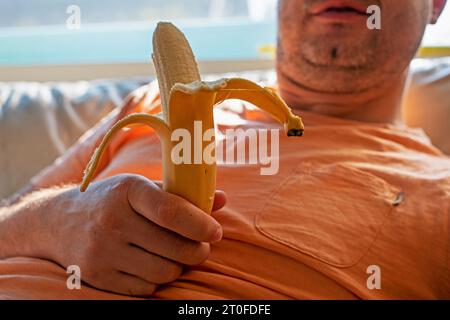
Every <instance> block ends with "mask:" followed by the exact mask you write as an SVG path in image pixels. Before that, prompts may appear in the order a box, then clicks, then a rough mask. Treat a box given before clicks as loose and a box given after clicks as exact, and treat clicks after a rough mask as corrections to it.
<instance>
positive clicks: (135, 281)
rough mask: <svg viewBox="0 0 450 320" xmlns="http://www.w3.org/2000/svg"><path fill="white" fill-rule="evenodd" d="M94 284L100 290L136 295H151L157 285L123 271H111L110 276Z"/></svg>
mask: <svg viewBox="0 0 450 320" xmlns="http://www.w3.org/2000/svg"><path fill="white" fill-rule="evenodd" d="M93 286H95V287H96V288H98V289H100V290H104V291H109V292H114V293H118V294H122V295H126V296H135V297H148V296H151V295H152V294H153V292H154V291H155V290H156V287H157V285H156V284H154V283H150V282H147V281H145V280H143V279H141V278H139V277H136V276H134V275H130V274H126V273H123V272H121V271H111V273H110V275H109V276H108V277H105V278H104V279H102V281H100V283H98V284H93Z"/></svg>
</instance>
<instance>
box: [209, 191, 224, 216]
mask: <svg viewBox="0 0 450 320" xmlns="http://www.w3.org/2000/svg"><path fill="white" fill-rule="evenodd" d="M226 203H227V194H226V193H225V192H224V191H222V190H217V191H216V194H215V197H214V205H213V208H212V211H217V210H220V209H222V208H223V207H225V204H226Z"/></svg>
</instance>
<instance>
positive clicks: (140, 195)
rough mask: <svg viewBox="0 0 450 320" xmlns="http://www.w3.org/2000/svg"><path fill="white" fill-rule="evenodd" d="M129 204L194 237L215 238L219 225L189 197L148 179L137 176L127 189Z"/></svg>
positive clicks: (182, 233)
mask: <svg viewBox="0 0 450 320" xmlns="http://www.w3.org/2000/svg"><path fill="white" fill-rule="evenodd" d="M128 201H129V203H130V205H131V207H132V208H133V209H134V210H135V211H136V212H138V213H139V214H141V215H142V216H144V217H146V218H147V219H149V220H150V221H152V222H154V223H156V224H157V225H159V226H161V227H163V228H166V229H169V230H172V231H173V232H176V233H178V234H179V235H181V236H184V237H186V238H189V239H191V240H194V241H201V242H215V241H219V240H220V239H221V238H222V227H221V226H220V224H219V223H218V222H217V221H216V220H215V219H214V218H213V217H211V216H210V215H208V214H206V213H205V212H203V211H202V210H200V209H199V208H197V207H196V206H194V205H193V204H191V203H190V202H189V201H187V200H184V199H182V198H181V197H178V196H176V195H172V194H169V193H167V192H163V191H161V190H160V189H159V188H158V187H157V186H156V185H155V184H154V183H153V182H151V181H150V180H148V179H145V178H140V179H136V180H135V181H134V183H132V184H131V185H130V187H129V189H128Z"/></svg>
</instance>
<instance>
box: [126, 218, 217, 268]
mask: <svg viewBox="0 0 450 320" xmlns="http://www.w3.org/2000/svg"><path fill="white" fill-rule="evenodd" d="M127 228H128V230H126V231H125V232H124V234H126V237H127V238H126V239H124V240H125V241H127V242H128V243H131V244H133V245H135V246H137V247H139V248H142V249H144V250H146V251H148V252H150V253H154V254H156V255H158V256H161V257H164V258H167V259H170V260H173V261H176V262H178V263H182V264H185V265H198V264H201V263H203V262H204V261H205V260H206V259H207V258H208V256H209V254H210V246H209V244H208V243H205V242H197V241H193V240H190V239H187V238H185V237H182V236H180V235H179V234H177V233H175V232H172V231H170V230H167V229H164V228H161V227H160V226H158V225H156V224H154V223H153V222H151V221H148V219H146V218H144V217H142V216H141V215H138V214H136V215H134V216H132V217H131V218H129V224H127Z"/></svg>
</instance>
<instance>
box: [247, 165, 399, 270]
mask: <svg viewBox="0 0 450 320" xmlns="http://www.w3.org/2000/svg"><path fill="white" fill-rule="evenodd" d="M399 193H400V190H399V189H398V188H397V187H394V186H392V185H390V184H389V183H387V182H386V181H385V180H383V179H381V178H378V177H376V176H374V175H372V174H370V173H367V172H364V171H361V170H359V169H356V168H353V167H352V166H350V165H347V164H331V165H322V166H317V165H314V166H313V165H311V164H301V165H299V166H298V168H297V169H296V170H295V171H294V172H293V174H292V175H290V176H289V177H288V178H287V179H286V180H285V181H284V183H283V184H282V185H281V187H280V188H279V189H278V190H276V191H275V192H274V193H273V194H272V195H271V196H270V197H269V198H268V200H267V201H266V203H265V205H263V207H262V209H261V211H260V212H258V213H257V215H256V218H255V225H256V228H257V229H258V230H259V231H260V232H261V233H262V234H264V235H265V236H266V237H268V238H270V239H272V240H274V241H276V242H278V243H281V244H283V245H286V246H288V247H290V248H292V249H295V250H297V251H299V252H301V253H304V254H307V255H310V256H312V257H314V258H316V259H319V260H321V261H323V262H325V263H328V264H330V265H333V266H336V267H350V266H352V265H355V264H356V263H357V262H358V261H359V260H360V259H361V258H362V257H363V256H364V255H365V253H366V252H367V251H368V249H369V248H370V247H371V245H372V244H373V242H374V241H375V239H376V238H377V235H378V234H379V232H380V231H381V230H382V227H383V224H384V223H385V222H386V219H388V217H389V215H390V213H391V211H392V210H393V208H394V207H395V206H394V203H395V200H396V198H397V197H398V195H399Z"/></svg>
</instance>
